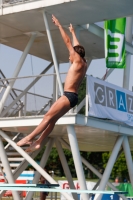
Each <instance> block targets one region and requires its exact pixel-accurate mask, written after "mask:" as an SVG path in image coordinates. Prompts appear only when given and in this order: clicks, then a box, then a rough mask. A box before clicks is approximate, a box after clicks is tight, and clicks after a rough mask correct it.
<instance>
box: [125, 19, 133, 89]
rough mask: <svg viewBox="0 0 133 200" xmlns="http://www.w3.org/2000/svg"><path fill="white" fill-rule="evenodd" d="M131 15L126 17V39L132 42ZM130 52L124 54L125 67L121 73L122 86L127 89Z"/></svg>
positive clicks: (132, 25) (132, 22) (132, 23)
mask: <svg viewBox="0 0 133 200" xmlns="http://www.w3.org/2000/svg"><path fill="white" fill-rule="evenodd" d="M132 28H133V17H127V18H126V34H125V38H126V41H127V42H129V43H130V44H132ZM130 63H131V54H127V56H126V69H124V74H123V88H126V89H129V80H130Z"/></svg>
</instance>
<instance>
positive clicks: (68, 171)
mask: <svg viewBox="0 0 133 200" xmlns="http://www.w3.org/2000/svg"><path fill="white" fill-rule="evenodd" d="M55 144H56V147H57V150H58V154H59V156H60V160H61V163H62V166H63V169H64V172H65V175H66V177H67V180H68V182H69V185H70V188H71V189H75V186H74V183H73V179H72V176H71V172H70V169H69V167H68V164H67V160H66V157H65V155H64V152H63V149H62V146H61V144H60V142H59V141H58V140H57V139H55ZM72 195H73V198H74V199H75V200H78V195H77V194H75V193H73V194H72Z"/></svg>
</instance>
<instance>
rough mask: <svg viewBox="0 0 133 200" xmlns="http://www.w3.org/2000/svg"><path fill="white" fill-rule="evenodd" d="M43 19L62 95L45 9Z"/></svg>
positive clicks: (61, 90)
mask: <svg viewBox="0 0 133 200" xmlns="http://www.w3.org/2000/svg"><path fill="white" fill-rule="evenodd" d="M43 19H44V23H45V27H46V32H47V36H48V40H49V45H50V49H51V54H52V57H53V62H54V66H55V71H56V75H57V80H58V84H59V88H60V92H61V95H63V86H62V83H61V78H60V74H59V68H58V62H57V58H56V54H55V49H54V45H53V41H52V37H51V33H50V29H49V25H48V20H47V17H46V13H45V10H44V11H43Z"/></svg>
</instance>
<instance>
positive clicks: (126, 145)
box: [123, 136, 133, 186]
mask: <svg viewBox="0 0 133 200" xmlns="http://www.w3.org/2000/svg"><path fill="white" fill-rule="evenodd" d="M123 149H124V153H125V157H126V162H127V167H128V172H129V176H130V181H131V184H132V186H133V161H132V156H131V152H130V146H129V142H128V138H127V137H126V136H125V138H124V141H123Z"/></svg>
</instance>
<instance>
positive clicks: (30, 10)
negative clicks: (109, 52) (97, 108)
mask: <svg viewBox="0 0 133 200" xmlns="http://www.w3.org/2000/svg"><path fill="white" fill-rule="evenodd" d="M0 5H1V7H0V27H1V29H0V42H1V43H2V44H4V45H6V46H9V47H12V48H15V49H17V50H20V51H22V56H21V57H20V60H19V62H18V64H17V66H16V69H15V71H14V73H13V75H12V77H11V79H6V75H5V76H4V75H3V73H2V71H1V72H0V73H1V82H0V93H1V96H0V97H1V99H0V135H1V139H0V152H1V155H0V157H1V162H2V166H3V167H4V170H5V173H6V178H7V180H8V183H14V180H16V179H17V177H18V176H19V175H20V174H21V173H22V171H23V170H24V169H25V168H26V167H27V166H28V164H29V163H30V164H32V165H33V167H34V168H35V169H36V170H37V172H38V173H36V175H35V177H34V180H33V183H38V180H39V177H40V174H41V175H42V176H44V177H45V178H46V179H47V180H48V181H49V182H50V183H51V184H56V181H55V180H54V179H53V178H52V177H51V176H50V175H48V174H47V173H46V172H45V171H44V170H43V168H44V167H45V165H46V162H47V160H48V157H49V154H50V151H51V148H52V147H53V145H54V146H56V148H57V151H58V153H59V157H60V160H61V163H62V166H63V169H64V172H65V175H66V177H67V179H68V182H69V185H70V188H71V189H74V184H73V180H72V176H71V173H70V169H69V167H68V164H67V160H66V158H65V155H64V153H63V148H67V149H70V150H71V151H72V155H73V160H74V164H75V169H76V173H77V178H78V181H79V184H80V188H81V189H82V190H86V189H87V186H86V181H85V176H84V172H83V166H82V163H83V164H84V165H85V166H86V167H87V168H89V169H90V170H91V171H93V173H95V174H96V175H97V176H98V177H99V179H101V181H100V183H99V188H98V190H104V189H105V187H106V185H109V186H110V187H111V188H112V189H113V190H116V188H115V187H114V186H113V185H112V184H111V183H109V182H108V180H109V177H110V173H111V170H112V168H113V165H114V163H115V161H116V159H117V156H118V154H119V151H120V150H121V147H123V150H124V153H125V157H126V161H127V166H128V171H129V176H130V180H131V184H132V186H133V161H132V157H131V150H132V149H133V147H132V146H133V145H132V144H133V137H132V136H133V128H132V126H128V125H126V124H124V123H121V122H118V121H112V120H103V119H99V118H94V117H90V116H88V109H89V107H88V104H89V102H88V94H87V93H86V96H85V97H84V99H83V100H82V102H81V103H80V104H79V105H78V106H76V107H75V108H74V109H71V110H70V111H69V112H68V113H66V114H65V115H64V116H63V117H62V118H60V119H59V120H58V121H57V123H56V125H55V128H54V130H53V131H52V133H51V134H50V135H49V136H48V138H46V139H45V140H44V142H43V145H42V147H43V146H44V145H46V149H45V151H44V154H43V157H42V158H41V161H40V165H38V164H37V163H36V162H35V161H34V158H35V157H36V155H37V154H38V153H39V151H40V150H41V149H42V147H41V149H40V150H37V151H35V152H32V153H30V154H29V155H28V154H27V153H26V152H25V151H24V150H23V149H22V148H21V147H18V146H17V145H16V143H15V141H16V140H17V137H19V136H20V134H21V136H25V135H26V134H29V133H30V132H31V131H32V130H33V129H34V128H35V127H36V126H37V125H38V124H39V123H40V122H41V120H42V118H43V116H44V114H45V108H49V107H50V106H51V105H52V103H53V102H54V101H56V100H57V98H58V96H59V95H62V94H63V86H62V85H63V83H62V80H61V74H60V71H59V64H61V63H65V62H68V51H67V49H66V47H65V44H64V42H63V40H62V38H61V35H60V33H59V30H58V28H57V27H55V26H54V25H53V24H52V20H51V15H52V14H54V15H55V16H56V17H57V18H58V19H59V21H60V22H61V24H62V26H63V27H64V28H65V30H66V32H67V33H68V35H69V34H70V33H69V30H68V26H69V24H70V23H72V24H73V25H74V27H75V30H76V34H77V37H78V38H79V41H80V43H81V44H82V45H83V46H84V47H85V50H86V59H87V61H88V67H89V65H90V63H91V61H92V60H93V59H99V58H104V30H103V29H102V28H100V27H99V26H97V25H96V24H95V23H96V22H100V21H104V20H110V19H115V18H120V17H126V18H127V26H126V53H127V54H126V64H127V68H126V69H124V77H123V87H124V88H126V89H127V90H128V89H129V77H130V61H131V55H132V54H133V46H132V25H133V18H132V15H133V11H132V6H133V3H132V1H131V0H126V1H125V0H118V1H117V2H116V1H115V0H112V1H108V2H105V1H104V0H100V1H99V0H95V1H92V0H72V1H69V0H66V1H63V0H38V1H34V0H33V1H28V0H26V1H25V0H24V1H20V0H17V1H16V0H15V1H14V0H2V1H1V3H0ZM28 54H31V55H34V56H36V57H38V58H42V59H44V60H47V61H49V64H48V66H47V67H46V68H45V69H44V70H43V71H42V72H41V74H39V75H37V76H36V77H35V79H34V80H33V81H32V82H31V83H30V84H29V85H27V87H26V88H25V89H24V90H19V91H18V89H17V88H15V87H14V84H15V82H16V81H17V80H18V79H19V77H18V75H19V72H20V70H21V69H22V67H23V63H24V61H25V59H26V56H27V55H28ZM52 66H54V73H53V74H52V75H53V77H54V81H53V82H54V84H53V91H52V92H51V93H52V94H53V95H52V98H50V97H47V96H46V95H45V94H44V95H43V96H41V95H40V94H35V95H36V96H38V98H42V99H43V100H44V102H45V105H43V107H42V108H40V109H38V110H37V112H36V113H35V112H33V113H32V114H31V113H28V112H27V110H26V108H27V107H26V102H27V95H32V94H31V93H30V92H29V90H30V89H31V88H32V87H33V86H34V85H35V84H37V82H38V81H39V80H40V79H42V78H45V76H46V73H47V72H48V71H49V69H51V67H52ZM88 70H89V69H88ZM112 71H113V70H111V69H110V70H108V72H107V75H106V77H105V78H107V77H108V76H109V75H110V74H111V72H112ZM23 80H25V77H23ZM9 97H10V103H7V99H8V98H9ZM22 99H24V101H22ZM83 106H85V114H84V115H81V114H79V111H80V110H81V108H82V107H83ZM3 140H6V142H8V144H7V146H6V147H4V146H3ZM10 146H11V147H12V148H14V149H15V150H16V154H14V155H17V156H18V160H19V161H22V162H21V163H20V164H19V165H18V166H17V167H16V169H15V171H14V172H12V170H11V166H10V162H9V161H10V160H12V159H13V158H12V159H11V158H9V156H10V152H9V148H10ZM7 151H8V152H7ZM79 151H90V152H92V151H112V153H111V156H110V159H109V161H108V163H107V166H106V169H105V171H104V173H103V174H100V173H99V172H98V171H97V170H96V169H95V168H94V167H93V166H92V165H91V163H89V162H88V161H87V160H85V159H84V158H83V157H82V156H80V153H79ZM6 152H7V153H6ZM14 153H15V152H14ZM12 155H13V154H12ZM20 155H21V156H22V157H21V158H20ZM16 159H17V157H16ZM3 193H4V191H1V192H0V196H2V195H3ZM32 195H33V192H28V194H27V196H26V200H30V199H32ZM63 195H64V196H65V197H66V199H70V200H72V199H76V200H78V196H77V194H72V196H70V195H69V194H67V193H66V194H65V193H63ZM13 196H14V200H19V199H20V197H19V194H18V193H17V192H15V191H14V192H13ZM120 196H121V197H122V198H123V199H124V200H126V199H127V198H126V197H125V196H123V195H122V194H121V195H120ZM88 198H89V197H88V194H82V199H83V200H88ZM96 199H97V200H100V199H101V196H96Z"/></svg>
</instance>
